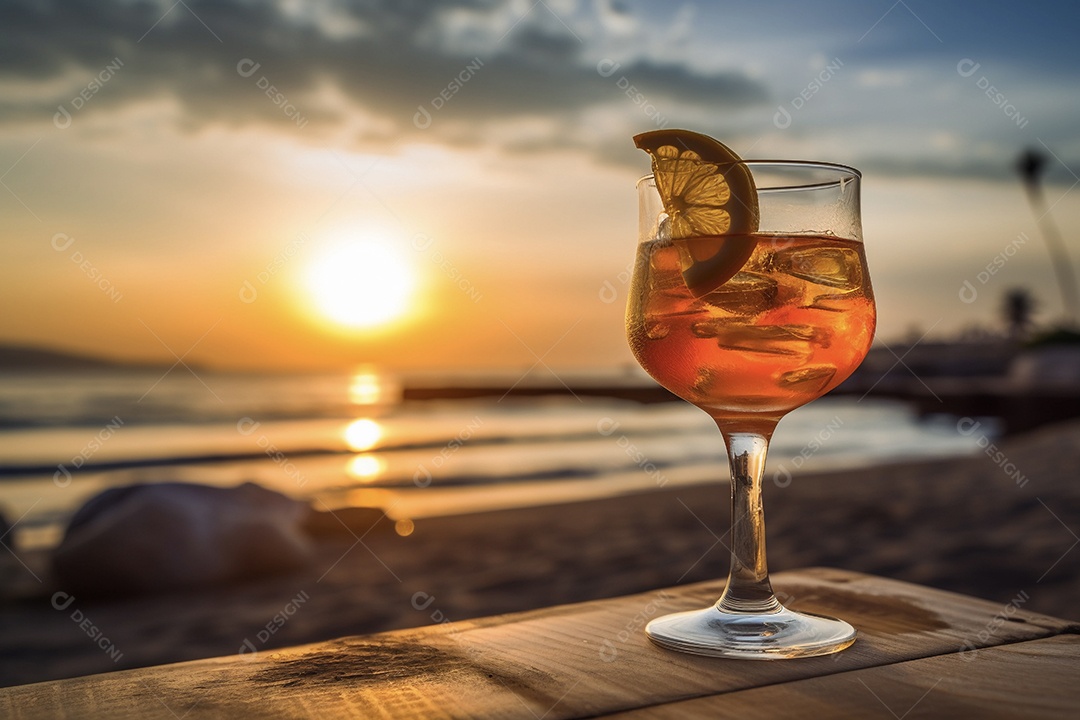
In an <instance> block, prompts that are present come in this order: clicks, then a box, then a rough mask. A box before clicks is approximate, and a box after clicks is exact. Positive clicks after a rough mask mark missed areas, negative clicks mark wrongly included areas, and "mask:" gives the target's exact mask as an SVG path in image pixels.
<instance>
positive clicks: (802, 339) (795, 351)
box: [716, 325, 830, 356]
mask: <svg viewBox="0 0 1080 720" xmlns="http://www.w3.org/2000/svg"><path fill="white" fill-rule="evenodd" d="M829 339H830V333H829V331H828V330H824V329H821V328H816V327H814V326H812V325H723V326H719V327H717V336H716V341H717V343H718V344H719V345H720V347H722V348H727V349H729V350H744V351H747V352H759V353H768V354H770V355H803V356H808V355H810V353H811V352H813V347H811V346H812V345H814V344H816V345H821V346H822V347H828V346H829Z"/></svg>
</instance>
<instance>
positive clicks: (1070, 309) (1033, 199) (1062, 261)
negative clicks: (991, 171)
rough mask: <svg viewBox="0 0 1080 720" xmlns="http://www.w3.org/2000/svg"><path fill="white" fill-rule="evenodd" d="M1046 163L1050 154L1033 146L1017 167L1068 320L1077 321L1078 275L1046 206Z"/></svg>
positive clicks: (1079, 314) (1079, 305)
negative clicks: (1042, 182) (1044, 244)
mask: <svg viewBox="0 0 1080 720" xmlns="http://www.w3.org/2000/svg"><path fill="white" fill-rule="evenodd" d="M1045 167H1046V155H1044V154H1043V153H1041V152H1039V151H1038V150H1034V149H1031V148H1028V149H1027V150H1025V151H1024V152H1023V153H1021V155H1020V159H1019V160H1018V161H1017V163H1016V169H1017V170H1018V171H1019V172H1020V177H1021V178H1022V179H1023V181H1024V189H1025V190H1026V191H1027V198H1028V203H1029V204H1030V205H1031V212H1032V213H1034V215H1035V222H1036V223H1038V225H1039V230H1040V231H1041V232H1042V236H1043V241H1044V242H1046V248H1047V250H1048V251H1049V252H1050V262H1051V264H1052V265H1053V266H1054V274H1055V275H1056V276H1057V283H1058V288H1059V289H1060V290H1061V302H1062V304H1063V305H1064V306H1065V323H1066V325H1074V324H1075V323H1076V319H1077V318H1078V317H1080V296H1078V295H1077V291H1076V275H1075V274H1073V267H1072V263H1071V262H1070V261H1069V255H1068V252H1067V251H1066V249H1065V243H1064V241H1063V240H1062V239H1061V232H1060V231H1059V230H1058V228H1057V225H1056V224H1055V223H1054V221H1053V218H1051V217H1050V208H1048V207H1047V206H1046V198H1045V197H1043V192H1042V184H1041V180H1042V177H1041V176H1042V171H1043V168H1045Z"/></svg>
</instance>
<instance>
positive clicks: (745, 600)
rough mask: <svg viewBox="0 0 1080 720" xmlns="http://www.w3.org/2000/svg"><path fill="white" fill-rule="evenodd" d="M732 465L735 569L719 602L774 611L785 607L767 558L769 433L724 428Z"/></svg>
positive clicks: (729, 608)
mask: <svg viewBox="0 0 1080 720" xmlns="http://www.w3.org/2000/svg"><path fill="white" fill-rule="evenodd" d="M721 432H722V433H723V435H724V441H725V442H726V443H727V448H728V461H729V462H730V464H731V571H730V573H729V575H728V583H727V588H725V589H724V594H723V595H721V596H720V600H718V601H717V603H716V606H717V607H718V608H719V609H720V610H723V611H724V612H731V613H754V614H757V613H771V612H776V611H777V610H779V609H780V602H779V601H778V600H777V599H776V596H775V595H774V594H773V589H772V584H771V583H770V582H769V568H768V565H767V564H766V562H765V511H764V509H763V507H762V503H761V481H762V476H763V475H764V473H765V455H766V454H767V453H768V451H769V435H771V434H772V433H771V432H768V433H767V434H759V433H753V432H728V431H726V430H724V429H723V428H721Z"/></svg>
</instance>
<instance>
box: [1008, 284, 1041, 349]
mask: <svg viewBox="0 0 1080 720" xmlns="http://www.w3.org/2000/svg"><path fill="white" fill-rule="evenodd" d="M1036 305H1037V303H1036V302H1035V298H1034V297H1033V296H1032V294H1031V291H1029V290H1028V289H1027V288H1012V289H1011V290H1009V291H1008V292H1006V293H1005V304H1004V307H1003V308H1002V310H1003V311H1004V315H1005V326H1006V328H1008V331H1009V338H1010V339H1012V340H1022V339H1023V338H1024V336H1025V335H1026V334H1027V330H1028V328H1029V327H1030V326H1031V317H1032V314H1033V313H1034V312H1035V306H1036Z"/></svg>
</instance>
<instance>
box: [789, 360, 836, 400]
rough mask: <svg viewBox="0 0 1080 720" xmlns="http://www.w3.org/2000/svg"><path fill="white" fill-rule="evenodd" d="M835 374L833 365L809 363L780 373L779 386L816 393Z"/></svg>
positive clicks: (830, 380) (822, 388)
mask: <svg viewBox="0 0 1080 720" xmlns="http://www.w3.org/2000/svg"><path fill="white" fill-rule="evenodd" d="M835 375H836V367H835V366H833V365H810V366H808V367H804V368H800V369H798V370H792V371H791V372H786V373H784V374H783V375H781V376H780V387H783V388H793V389H796V390H798V391H800V392H808V393H809V392H812V393H818V392H821V391H822V390H824V389H825V388H826V387H827V386H828V385H829V383H830V382H832V379H833V377H834V376H835Z"/></svg>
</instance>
